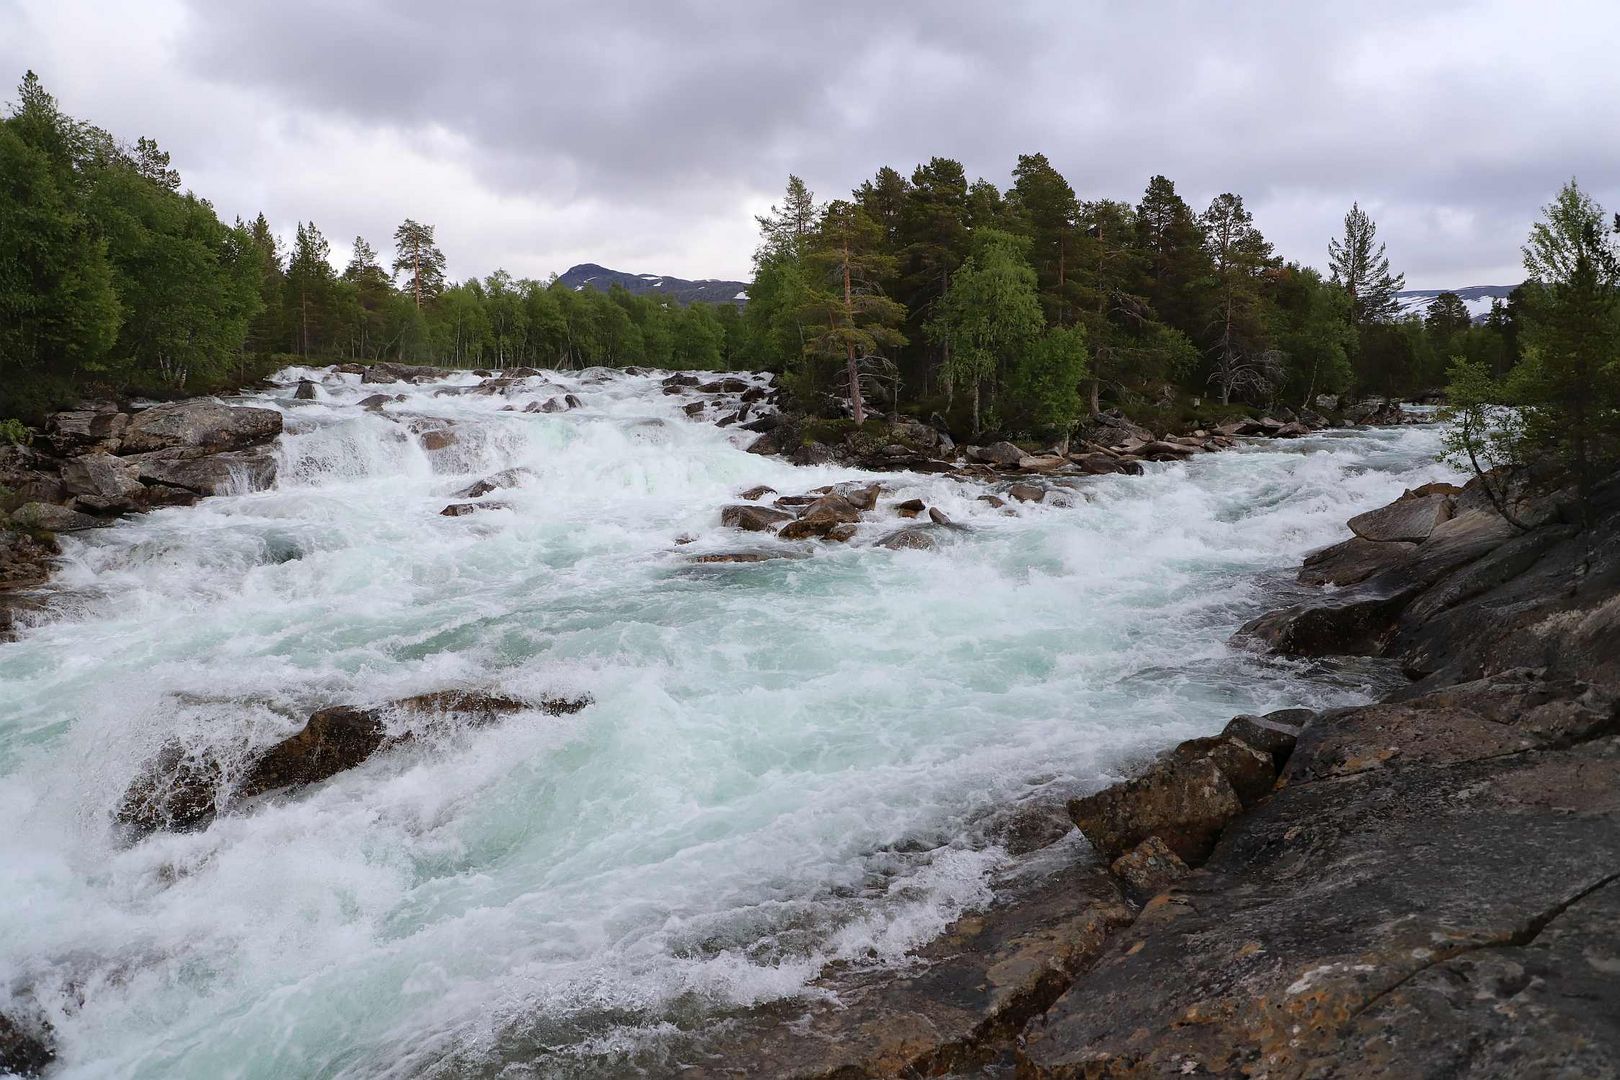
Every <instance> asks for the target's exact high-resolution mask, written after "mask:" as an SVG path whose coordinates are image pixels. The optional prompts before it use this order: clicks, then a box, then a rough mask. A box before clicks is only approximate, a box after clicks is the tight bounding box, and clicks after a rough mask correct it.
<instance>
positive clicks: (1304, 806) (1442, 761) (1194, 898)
mask: <svg viewBox="0 0 1620 1080" xmlns="http://www.w3.org/2000/svg"><path fill="white" fill-rule="evenodd" d="M1530 692H1531V691H1528V690H1527V689H1526V688H1525V687H1524V686H1522V685H1521V686H1495V687H1493V686H1490V685H1484V684H1482V685H1480V686H1475V687H1472V688H1470V689H1469V690H1467V691H1465V692H1461V693H1459V694H1454V695H1453V696H1452V697H1450V698H1442V699H1439V700H1436V701H1432V702H1422V703H1419V702H1413V703H1408V704H1407V705H1406V706H1405V708H1407V709H1409V710H1413V711H1414V712H1427V713H1430V714H1432V715H1430V716H1428V717H1424V718H1422V719H1423V721H1424V722H1423V723H1421V724H1419V723H1417V719H1418V718H1416V717H1415V716H1414V715H1413V714H1412V713H1406V714H1401V713H1399V712H1394V713H1392V712H1390V711H1389V709H1388V707H1385V706H1376V707H1373V708H1372V709H1368V710H1349V711H1346V712H1344V713H1341V714H1329V715H1327V716H1324V717H1323V718H1322V719H1320V720H1318V721H1316V722H1315V723H1313V724H1312V725H1311V726H1309V727H1307V728H1306V729H1305V730H1304V732H1303V733H1302V735H1301V737H1300V741H1299V745H1298V747H1297V748H1296V749H1295V751H1294V754H1293V757H1292V758H1291V759H1290V761H1289V765H1288V769H1287V772H1286V773H1285V775H1284V782H1283V784H1282V785H1281V786H1280V789H1279V790H1278V791H1277V792H1276V793H1275V794H1274V795H1272V797H1271V798H1269V799H1268V800H1266V801H1265V802H1262V803H1261V804H1259V806H1258V807H1257V808H1255V809H1254V810H1253V811H1251V812H1250V813H1249V814H1247V815H1245V816H1244V817H1242V818H1241V819H1239V820H1238V821H1237V822H1235V823H1234V824H1233V825H1232V826H1231V827H1229V828H1228V830H1227V831H1226V833H1225V834H1224V835H1223V836H1222V838H1221V840H1220V843H1219V844H1218V846H1217V847H1216V849H1215V851H1214V853H1213V855H1212V857H1211V858H1210V860H1209V862H1208V864H1207V865H1206V866H1205V867H1204V868H1203V869H1202V870H1198V871H1195V872H1194V873H1193V874H1192V875H1191V876H1189V877H1187V878H1186V879H1185V880H1184V881H1183V882H1182V883H1181V884H1179V885H1177V886H1174V887H1172V888H1171V889H1170V890H1169V891H1168V892H1167V893H1165V894H1163V895H1161V896H1159V897H1157V898H1156V899H1155V900H1153V901H1152V902H1151V903H1150V904H1149V905H1148V906H1147V907H1146V908H1145V909H1144V910H1143V913H1142V915H1141V916H1140V917H1139V919H1138V920H1137V922H1136V923H1135V924H1134V925H1133V926H1131V927H1130V928H1129V929H1127V930H1125V931H1123V932H1122V933H1121V934H1120V935H1118V937H1117V938H1116V939H1115V940H1114V941H1113V942H1111V943H1110V945H1109V946H1108V948H1107V950H1106V951H1105V953H1104V955H1103V956H1102V958H1101V959H1100V960H1099V961H1098V963H1097V965H1096V966H1095V967H1094V968H1092V969H1091V970H1090V971H1088V972H1087V973H1086V974H1085V975H1083V976H1082V977H1081V978H1080V979H1079V980H1077V981H1076V983H1075V984H1074V986H1073V987H1071V989H1070V990H1069V991H1068V992H1067V993H1066V994H1065V995H1064V997H1062V998H1061V999H1059V1001H1058V1002H1057V1003H1056V1004H1055V1005H1054V1006H1053V1008H1052V1009H1051V1010H1049V1012H1048V1013H1047V1014H1046V1016H1045V1017H1044V1018H1043V1019H1041V1020H1038V1021H1036V1022H1035V1023H1034V1024H1032V1025H1031V1028H1030V1029H1029V1033H1028V1039H1027V1043H1026V1048H1025V1054H1026V1058H1027V1060H1026V1061H1025V1062H1024V1072H1023V1073H1021V1074H1020V1075H1027V1076H1030V1077H1065V1078H1068V1077H1080V1076H1085V1077H1093V1076H1098V1077H1104V1076H1127V1075H1129V1076H1159V1075H1180V1074H1189V1075H1211V1074H1213V1075H1217V1076H1237V1075H1247V1076H1259V1075H1265V1076H1267V1077H1270V1078H1274V1080H1276V1078H1285V1077H1362V1076H1388V1077H1411V1076H1462V1075H1468V1076H1503V1077H1507V1076H1549V1077H1550V1076H1583V1077H1585V1076H1614V1075H1616V1074H1617V1073H1616V1070H1617V1063H1620V1010H1617V1009H1616V1008H1615V1007H1614V1002H1615V1001H1617V1000H1620V964H1616V963H1615V962H1614V957H1615V955H1616V952H1617V951H1620V949H1617V946H1616V944H1615V942H1616V940H1617V939H1616V937H1615V936H1614V933H1615V929H1616V924H1615V920H1616V918H1617V916H1620V898H1617V896H1616V882H1620V738H1616V737H1615V736H1611V735H1602V734H1599V735H1596V736H1591V732H1592V731H1593V730H1594V729H1593V727H1592V726H1591V725H1586V726H1584V727H1583V725H1581V724H1579V723H1577V724H1574V725H1569V724H1564V725H1559V724H1552V725H1550V726H1549V725H1546V724H1543V725H1539V726H1538V725H1536V724H1535V723H1533V722H1532V723H1531V724H1530V725H1529V726H1525V725H1519V724H1508V723H1502V722H1500V721H1501V720H1502V719H1504V718H1507V717H1509V716H1511V715H1514V714H1516V713H1517V712H1519V711H1520V710H1521V709H1523V707H1524V705H1525V703H1526V701H1527V699H1526V697H1525V695H1526V693H1530ZM1557 700H1558V697H1557V695H1552V696H1551V697H1550V698H1549V700H1547V701H1545V702H1543V703H1542V704H1541V705H1532V706H1531V710H1536V709H1539V710H1540V711H1541V713H1542V714H1543V716H1544V718H1545V717H1548V716H1552V715H1555V714H1558V713H1559V709H1558V708H1557V706H1556V702H1557ZM1493 702H1494V704H1493ZM1577 711H1578V712H1581V713H1583V714H1585V715H1586V716H1588V717H1594V716H1595V717H1600V718H1601V717H1603V716H1607V715H1612V714H1611V713H1608V712H1606V711H1605V709H1604V708H1603V707H1601V706H1599V705H1595V704H1594V703H1592V702H1591V701H1588V702H1587V703H1586V704H1585V705H1582V706H1581V707H1580V709H1578V710H1577ZM1493 717H1494V718H1495V719H1493ZM1597 730H1599V731H1601V730H1603V729H1602V724H1601V723H1599V724H1598V726H1597ZM1537 731H1543V732H1545V734H1537V733H1536V732H1537ZM1579 731H1585V732H1586V733H1587V735H1588V736H1591V737H1588V738H1587V739H1586V741H1576V742H1573V743H1572V744H1571V743H1570V740H1571V739H1572V738H1576V737H1577V736H1575V735H1572V734H1571V732H1579ZM1527 744H1528V747H1529V748H1524V747H1525V746H1526V745H1527ZM1564 744H1569V745H1564ZM1386 750H1393V751H1394V752H1393V753H1389V754H1385V753H1384V751H1386ZM1380 758H1381V760H1380ZM1588 934H1592V935H1595V936H1592V937H1588V936H1587V935H1588Z"/></svg>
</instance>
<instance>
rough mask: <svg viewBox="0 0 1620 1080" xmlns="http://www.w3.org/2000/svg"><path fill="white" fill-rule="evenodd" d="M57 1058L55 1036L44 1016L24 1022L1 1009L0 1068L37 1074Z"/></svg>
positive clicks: (18, 1072)
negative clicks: (14, 1018)
mask: <svg viewBox="0 0 1620 1080" xmlns="http://www.w3.org/2000/svg"><path fill="white" fill-rule="evenodd" d="M55 1060H56V1046H55V1040H54V1038H53V1033H52V1031H51V1026H50V1024H49V1023H47V1022H46V1021H45V1019H44V1018H43V1017H38V1018H35V1019H34V1020H33V1021H31V1022H26V1023H25V1022H22V1021H18V1020H13V1019H12V1018H11V1017H9V1016H7V1015H6V1014H5V1013H0V1071H3V1072H7V1073H11V1074H13V1075H16V1076H27V1077H34V1076H39V1075H40V1074H41V1073H43V1072H44V1071H45V1069H46V1068H47V1067H48V1066H49V1065H50V1064H51V1062H53V1061H55Z"/></svg>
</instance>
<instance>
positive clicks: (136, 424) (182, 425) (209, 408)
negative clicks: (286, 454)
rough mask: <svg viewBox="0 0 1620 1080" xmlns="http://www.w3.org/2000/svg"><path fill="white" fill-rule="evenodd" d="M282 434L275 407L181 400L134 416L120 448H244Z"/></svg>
mask: <svg viewBox="0 0 1620 1080" xmlns="http://www.w3.org/2000/svg"><path fill="white" fill-rule="evenodd" d="M280 434H281V414H280V413H279V412H276V411H275V410H274V409H256V408H248V407H233V406H230V405H226V404H223V403H222V402H218V401H204V400H196V401H177V402H174V403H172V404H168V405H154V406H152V407H151V408H150V409H144V410H142V411H141V412H138V413H136V414H135V415H134V416H132V417H131V418H130V421H129V426H128V428H126V429H125V431H124V435H123V440H122V444H121V446H120V449H121V451H122V452H123V453H128V454H139V453H145V452H148V451H151V450H168V449H171V448H174V447H195V448H198V449H202V450H211V451H219V450H242V449H245V448H247V447H249V446H256V445H258V444H259V443H265V442H269V441H271V440H272V439H274V438H276V436H278V435H280Z"/></svg>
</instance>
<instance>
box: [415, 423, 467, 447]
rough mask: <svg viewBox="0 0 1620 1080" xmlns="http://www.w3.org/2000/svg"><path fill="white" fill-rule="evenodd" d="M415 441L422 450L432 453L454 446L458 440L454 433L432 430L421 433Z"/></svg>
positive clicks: (446, 430) (440, 429)
mask: <svg viewBox="0 0 1620 1080" xmlns="http://www.w3.org/2000/svg"><path fill="white" fill-rule="evenodd" d="M417 441H418V442H419V443H420V445H421V447H422V449H423V450H426V451H428V452H429V453H433V452H434V451H437V450H446V449H449V448H450V447H452V446H454V445H455V444H456V443H457V442H459V441H460V439H459V438H458V437H457V435H456V433H455V432H453V431H450V430H448V429H445V428H433V429H430V430H428V431H424V432H422V434H421V435H420V436H418V439H417Z"/></svg>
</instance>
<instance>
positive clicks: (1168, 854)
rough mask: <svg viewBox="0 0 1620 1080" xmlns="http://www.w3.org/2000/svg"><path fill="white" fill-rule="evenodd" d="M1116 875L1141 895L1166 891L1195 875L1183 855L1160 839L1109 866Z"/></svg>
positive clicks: (1139, 846)
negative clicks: (1188, 876)
mask: <svg viewBox="0 0 1620 1080" xmlns="http://www.w3.org/2000/svg"><path fill="white" fill-rule="evenodd" d="M1108 869H1109V870H1110V871H1111V872H1112V873H1113V875H1114V876H1115V877H1117V878H1119V879H1120V880H1121V881H1123V882H1124V883H1125V884H1126V885H1128V886H1130V888H1131V891H1132V892H1134V893H1136V894H1137V895H1138V896H1152V895H1154V894H1156V893H1159V892H1163V891H1164V890H1165V889H1166V888H1168V887H1169V886H1171V885H1174V884H1175V883H1176V882H1178V881H1180V880H1181V879H1182V878H1184V877H1186V876H1187V875H1188V874H1190V873H1192V871H1191V870H1190V869H1188V867H1187V864H1186V863H1184V862H1182V861H1181V856H1179V855H1177V854H1176V853H1175V852H1174V851H1171V850H1170V846H1169V845H1168V844H1166V843H1165V842H1164V841H1163V840H1160V839H1159V838H1158V837H1157V836H1150V837H1148V838H1147V839H1146V840H1143V841H1142V842H1141V843H1140V844H1137V845H1136V846H1135V847H1133V848H1131V850H1129V851H1127V852H1126V853H1125V854H1123V855H1121V856H1120V857H1119V858H1117V859H1115V860H1114V861H1113V862H1112V863H1110V864H1109V866H1108Z"/></svg>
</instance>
